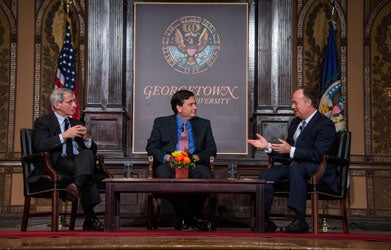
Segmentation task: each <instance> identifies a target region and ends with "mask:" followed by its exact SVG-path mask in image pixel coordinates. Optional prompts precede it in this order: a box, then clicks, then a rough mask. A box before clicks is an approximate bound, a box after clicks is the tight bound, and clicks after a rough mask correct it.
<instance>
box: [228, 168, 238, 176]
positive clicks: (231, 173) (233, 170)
mask: <svg viewBox="0 0 391 250" xmlns="http://www.w3.org/2000/svg"><path fill="white" fill-rule="evenodd" d="M237 178H238V167H237V165H236V164H229V165H228V179H229V180H235V179H237Z"/></svg>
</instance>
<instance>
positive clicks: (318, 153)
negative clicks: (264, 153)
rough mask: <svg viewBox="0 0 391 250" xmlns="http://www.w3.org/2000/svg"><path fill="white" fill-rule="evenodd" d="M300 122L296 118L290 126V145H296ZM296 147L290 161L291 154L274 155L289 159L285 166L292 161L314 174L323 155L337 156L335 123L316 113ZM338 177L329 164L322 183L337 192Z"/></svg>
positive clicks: (274, 153)
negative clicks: (295, 136)
mask: <svg viewBox="0 0 391 250" xmlns="http://www.w3.org/2000/svg"><path fill="white" fill-rule="evenodd" d="M300 122H301V119H298V118H296V119H294V120H293V121H292V122H291V124H290V126H289V130H288V137H287V139H286V141H287V142H288V143H289V144H290V145H294V141H293V135H294V133H295V131H296V129H297V127H298V126H299V124H300ZM295 147H296V150H295V154H294V156H293V158H292V159H290V157H289V154H284V155H282V154H278V153H277V152H274V151H273V152H272V154H273V155H276V156H278V157H280V158H285V159H287V161H286V162H285V163H284V164H290V162H291V161H295V162H297V163H298V164H300V165H302V166H305V167H306V168H307V169H309V171H310V173H314V172H315V170H316V169H317V168H318V166H319V163H320V161H321V159H322V155H323V154H329V155H335V154H336V149H337V148H336V131H335V125H334V123H333V122H332V121H331V120H330V119H329V118H328V117H326V116H325V115H323V114H322V113H320V112H316V114H315V115H314V116H313V117H312V119H311V120H310V122H309V123H308V124H307V125H306V126H305V128H304V130H303V131H302V132H301V133H300V135H299V137H298V138H297V141H296V144H295ZM337 177H338V176H337V174H336V167H335V165H334V164H331V163H329V164H328V165H327V167H326V171H325V174H324V176H323V178H322V180H321V182H322V183H325V184H327V185H328V186H329V187H330V188H332V189H333V190H334V191H336V190H337V188H338V186H337V185H338V178H337Z"/></svg>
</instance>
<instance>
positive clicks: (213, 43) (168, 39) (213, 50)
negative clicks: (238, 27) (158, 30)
mask: <svg viewBox="0 0 391 250" xmlns="http://www.w3.org/2000/svg"><path fill="white" fill-rule="evenodd" d="M162 49H163V55H164V58H165V59H166V61H167V63H168V64H169V65H170V66H171V67H172V68H174V69H175V70H176V71H178V72H181V73H184V74H199V73H201V72H204V71H205V70H207V69H209V68H210V67H211V66H212V65H213V63H214V62H215V61H216V59H217V56H218V54H219V51H220V37H219V35H218V33H217V32H216V28H215V27H214V26H213V25H212V24H211V23H210V22H209V21H207V20H205V19H203V18H201V17H196V16H185V17H182V18H179V19H178V20H175V21H174V22H172V23H171V25H170V26H169V27H168V28H167V29H166V31H165V33H164V36H163V42H162Z"/></svg>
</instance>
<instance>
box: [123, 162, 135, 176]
mask: <svg viewBox="0 0 391 250" xmlns="http://www.w3.org/2000/svg"><path fill="white" fill-rule="evenodd" d="M132 175H133V165H132V163H130V162H126V163H125V164H124V178H132Z"/></svg>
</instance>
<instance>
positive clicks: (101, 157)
mask: <svg viewBox="0 0 391 250" xmlns="http://www.w3.org/2000/svg"><path fill="white" fill-rule="evenodd" d="M96 158H97V160H98V162H99V164H98V165H99V166H98V169H99V170H101V171H102V173H103V174H104V175H105V177H106V178H113V175H112V174H111V173H110V172H109V171H108V170H107V168H106V164H105V156H104V155H102V154H97V155H96Z"/></svg>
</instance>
